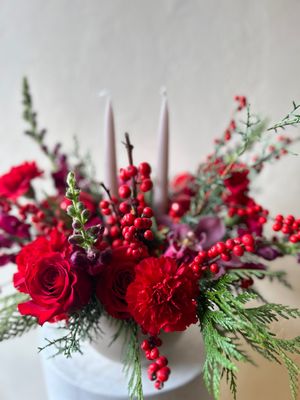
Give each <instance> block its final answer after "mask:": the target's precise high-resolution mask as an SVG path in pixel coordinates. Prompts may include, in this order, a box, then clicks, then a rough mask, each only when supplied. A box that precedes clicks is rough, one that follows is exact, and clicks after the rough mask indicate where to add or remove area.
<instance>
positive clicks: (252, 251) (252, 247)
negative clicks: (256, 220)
mask: <svg viewBox="0 0 300 400" xmlns="http://www.w3.org/2000/svg"><path fill="white" fill-rule="evenodd" d="M245 250H246V251H248V252H249V253H254V250H255V248H254V246H245Z"/></svg>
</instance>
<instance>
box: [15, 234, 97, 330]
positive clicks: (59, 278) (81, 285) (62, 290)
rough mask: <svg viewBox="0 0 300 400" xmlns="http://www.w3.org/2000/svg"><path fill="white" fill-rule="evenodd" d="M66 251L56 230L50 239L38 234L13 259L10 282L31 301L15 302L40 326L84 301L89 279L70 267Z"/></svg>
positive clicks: (89, 290) (75, 307) (81, 304)
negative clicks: (34, 318) (12, 276)
mask: <svg viewBox="0 0 300 400" xmlns="http://www.w3.org/2000/svg"><path fill="white" fill-rule="evenodd" d="M70 252H71V247H70V245H69V244H68V242H67V239H66V237H65V236H64V234H62V233H60V232H58V231H56V230H54V231H53V232H52V234H51V237H50V239H46V238H45V237H39V238H38V239H36V240H35V241H33V242H32V243H30V244H28V245H27V246H25V247H23V249H22V250H21V251H20V253H19V255H18V256H17V260H16V261H17V265H18V272H17V273H15V275H14V285H15V287H16V288H17V289H18V290H19V291H21V292H24V293H27V294H29V295H30V297H31V300H29V301H27V302H25V303H22V304H19V311H20V313H21V314H22V315H33V316H35V317H36V318H37V319H38V322H39V323H40V324H41V325H42V324H44V323H45V322H46V321H49V322H54V321H58V320H60V319H63V318H66V316H67V314H68V313H69V312H71V311H72V310H74V309H77V308H80V307H82V306H84V305H85V304H87V303H88V301H89V299H90V296H91V290H92V286H91V281H90V278H89V277H88V275H87V274H86V273H85V272H84V271H83V270H79V269H74V268H73V267H72V264H71V262H70Z"/></svg>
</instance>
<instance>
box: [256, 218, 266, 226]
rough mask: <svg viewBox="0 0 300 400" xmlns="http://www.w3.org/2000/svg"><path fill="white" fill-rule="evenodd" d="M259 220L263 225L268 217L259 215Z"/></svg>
mask: <svg viewBox="0 0 300 400" xmlns="http://www.w3.org/2000/svg"><path fill="white" fill-rule="evenodd" d="M258 222H259V223H260V224H261V225H263V224H265V223H266V222H267V218H266V217H259V218H258Z"/></svg>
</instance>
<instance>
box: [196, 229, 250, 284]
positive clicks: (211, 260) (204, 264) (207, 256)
mask: <svg viewBox="0 0 300 400" xmlns="http://www.w3.org/2000/svg"><path fill="white" fill-rule="evenodd" d="M254 250H255V239H254V238H253V236H252V235H250V234H245V235H243V236H242V237H237V238H235V239H227V240H226V241H225V242H218V243H216V244H215V245H213V246H212V247H210V249H208V250H207V251H205V250H201V251H199V253H198V255H197V256H196V257H195V258H194V260H193V261H192V263H191V264H190V267H191V268H192V270H193V272H194V273H195V275H196V276H197V278H200V276H201V274H202V273H203V272H205V271H210V272H211V273H212V274H214V275H215V274H217V273H218V272H219V265H218V264H217V262H216V261H217V260H218V259H221V260H222V261H230V260H231V258H232V255H235V256H237V257H242V256H243V254H244V253H245V251H248V252H250V253H253V252H254Z"/></svg>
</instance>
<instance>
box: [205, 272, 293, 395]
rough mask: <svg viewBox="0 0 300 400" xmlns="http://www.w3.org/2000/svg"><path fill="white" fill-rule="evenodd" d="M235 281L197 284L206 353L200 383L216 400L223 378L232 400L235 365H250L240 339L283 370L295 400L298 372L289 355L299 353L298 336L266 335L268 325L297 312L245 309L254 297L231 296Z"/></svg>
mask: <svg viewBox="0 0 300 400" xmlns="http://www.w3.org/2000/svg"><path fill="white" fill-rule="evenodd" d="M236 279H237V277H236V276H232V275H231V274H230V273H229V274H227V275H224V276H223V277H221V278H220V279H219V280H217V281H210V282H209V281H202V283H201V289H202V290H201V295H200V297H199V301H198V316H199V320H200V324H201V330H202V334H203V339H204V344H205V349H206V360H205V364H204V370H203V376H204V381H205V383H206V385H207V387H208V388H209V389H210V391H211V392H212V393H213V395H214V398H215V399H219V395H220V381H221V379H222V377H223V375H226V378H227V381H228V383H229V384H230V388H231V391H232V394H233V396H234V398H235V399H236V372H237V366H236V362H238V361H243V362H251V363H253V361H252V359H251V357H249V356H248V355H247V354H246V353H245V352H244V351H243V350H241V348H240V345H241V342H240V337H242V338H243V339H244V340H245V341H246V342H247V343H248V344H249V345H250V346H251V347H252V348H253V349H254V350H255V351H256V352H258V353H259V354H260V355H262V356H263V357H265V358H266V359H268V360H270V361H275V362H277V363H279V364H284V365H285V366H286V368H287V370H288V374H289V380H290V389H291V394H292V398H293V399H294V400H295V399H296V397H297V392H298V377H299V372H300V369H299V368H298V366H297V365H296V364H295V363H294V361H293V360H292V359H291V358H290V354H291V353H294V354H299V353H300V336H298V337H296V338H294V339H280V338H278V337H276V335H275V334H274V333H273V332H271V331H270V329H269V324H270V322H273V321H277V320H278V319H279V318H285V319H289V318H298V317H299V316H300V311H299V310H296V309H294V308H290V307H286V306H283V305H280V304H264V305H262V306H259V307H252V308H247V307H245V305H246V304H247V303H248V302H249V301H251V300H255V299H256V298H257V295H256V294H255V293H249V292H247V291H244V292H243V293H240V294H237V295H234V294H233V292H232V285H234V282H235V281H236Z"/></svg>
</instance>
